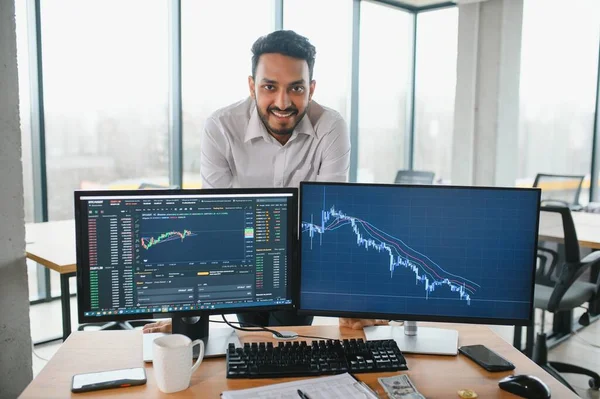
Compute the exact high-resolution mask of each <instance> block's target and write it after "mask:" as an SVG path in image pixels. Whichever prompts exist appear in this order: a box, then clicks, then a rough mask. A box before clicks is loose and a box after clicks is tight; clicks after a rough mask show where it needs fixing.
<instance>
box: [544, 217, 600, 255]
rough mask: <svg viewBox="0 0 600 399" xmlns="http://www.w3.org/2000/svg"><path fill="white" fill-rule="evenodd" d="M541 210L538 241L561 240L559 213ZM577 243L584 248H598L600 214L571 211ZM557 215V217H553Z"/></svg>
mask: <svg viewBox="0 0 600 399" xmlns="http://www.w3.org/2000/svg"><path fill="white" fill-rule="evenodd" d="M552 215H553V216H550V215H548V213H547V212H542V213H541V217H540V227H539V229H538V237H539V240H540V241H553V242H559V243H561V242H563V241H564V233H563V228H562V221H561V220H560V215H558V214H556V215H554V214H552ZM571 215H572V216H573V223H574V224H575V231H576V232H577V239H578V241H579V245H580V246H581V247H584V248H592V249H600V214H599V213H587V212H571ZM554 216H557V217H554Z"/></svg>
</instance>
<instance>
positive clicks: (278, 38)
mask: <svg viewBox="0 0 600 399" xmlns="http://www.w3.org/2000/svg"><path fill="white" fill-rule="evenodd" d="M268 53H277V54H283V55H287V56H288V57H293V58H298V59H301V60H305V61H306V62H307V63H308V73H309V76H310V80H312V77H313V69H314V66H315V55H316V54H317V50H316V49H315V46H313V45H312V44H310V42H309V41H308V39H307V38H305V37H304V36H301V35H299V34H297V33H296V32H294V31H292V30H278V31H275V32H272V33H269V34H268V35H266V36H261V37H259V38H258V40H256V41H255V42H254V44H253V45H252V78H254V77H255V76H256V66H257V65H258V60H259V58H260V56H261V55H263V54H268Z"/></svg>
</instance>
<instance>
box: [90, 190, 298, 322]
mask: <svg viewBox="0 0 600 399" xmlns="http://www.w3.org/2000/svg"><path fill="white" fill-rule="evenodd" d="M87 228H88V238H89V239H88V242H87V251H88V258H89V283H90V284H89V286H90V292H89V298H90V305H91V306H90V309H91V310H92V311H91V312H89V313H90V315H93V314H96V315H101V314H106V313H107V312H108V314H115V313H148V312H150V313H156V312H167V311H172V310H191V309H212V308H215V307H217V308H226V307H228V306H231V307H234V306H239V304H240V303H254V302H257V303H263V304H264V303H266V302H271V303H282V301H286V299H285V298H286V291H287V278H288V276H287V274H286V266H287V262H288V259H287V255H286V254H287V252H286V246H287V235H286V233H285V232H286V231H287V230H286V229H287V199H286V198H285V197H283V198H280V197H269V198H260V197H243V198H240V197H235V198H229V197H215V198H211V197H208V198H207V197H191V198H183V197H177V198H169V197H168V196H164V197H162V196H160V197H150V198H145V197H138V198H131V199H128V198H119V199H114V198H111V199H98V200H90V201H88V202H87Z"/></svg>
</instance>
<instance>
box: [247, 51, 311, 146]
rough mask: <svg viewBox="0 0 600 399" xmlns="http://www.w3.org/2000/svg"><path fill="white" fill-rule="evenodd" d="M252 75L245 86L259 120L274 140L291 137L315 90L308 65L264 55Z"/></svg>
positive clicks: (296, 60) (282, 56) (272, 55)
mask: <svg viewBox="0 0 600 399" xmlns="http://www.w3.org/2000/svg"><path fill="white" fill-rule="evenodd" d="M255 75H256V76H255V79H253V78H252V76H250V77H249V78H248V84H249V86H250V95H251V96H252V98H254V100H255V101H256V108H257V110H258V115H259V116H260V119H261V120H262V121H263V123H264V124H265V126H266V128H267V130H268V131H269V133H271V134H272V135H274V136H275V138H277V136H289V135H291V134H292V132H293V131H294V128H295V127H296V125H298V123H300V120H301V119H302V118H303V117H304V115H305V114H306V111H307V109H308V104H309V102H310V99H311V98H312V95H313V92H314V90H315V81H314V80H313V81H312V82H311V81H309V71H308V63H307V62H306V61H305V60H300V59H297V58H292V57H288V56H285V55H281V54H275V53H270V54H263V55H261V56H260V58H259V60H258V65H257V66H256V73H255Z"/></svg>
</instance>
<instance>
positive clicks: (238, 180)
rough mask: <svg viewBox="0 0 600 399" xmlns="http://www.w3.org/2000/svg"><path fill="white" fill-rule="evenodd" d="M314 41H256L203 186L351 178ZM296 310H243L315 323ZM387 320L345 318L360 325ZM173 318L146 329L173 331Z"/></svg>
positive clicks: (280, 320) (264, 322)
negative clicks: (244, 88) (320, 98)
mask: <svg viewBox="0 0 600 399" xmlns="http://www.w3.org/2000/svg"><path fill="white" fill-rule="evenodd" d="M315 54H316V51H315V47H314V46H313V45H312V44H310V42H309V41H308V39H307V38H305V37H303V36H300V35H298V34H297V33H295V32H293V31H289V30H288V31H276V32H273V33H270V34H268V35H266V36H263V37H260V38H259V39H258V40H257V41H256V42H255V43H254V45H253V46H252V76H249V77H248V86H249V89H250V96H249V97H248V98H247V99H245V100H242V101H240V102H238V103H235V104H232V105H230V106H228V107H225V108H222V109H220V110H218V111H216V112H215V113H213V114H212V115H211V116H210V117H209V118H208V119H207V121H206V125H205V129H204V135H203V137H202V156H201V168H200V169H201V170H200V171H201V174H202V184H203V187H204V188H229V187H297V186H298V185H299V184H300V182H301V181H303V180H309V181H315V180H317V181H338V182H345V181H347V178H348V170H349V167H350V138H349V135H348V129H347V126H346V123H345V122H344V120H343V118H342V116H341V115H340V114H339V113H338V112H336V111H334V110H332V109H330V108H327V107H324V106H321V105H319V104H317V103H316V102H315V101H313V100H312V97H313V93H314V91H315V86H316V82H315V81H314V80H313V69H314V65H315ZM312 319H313V318H312V316H298V315H297V314H296V313H295V312H287V311H280V312H254V313H245V314H238V320H239V321H240V322H242V323H246V324H247V325H249V324H253V325H261V326H298V325H310V324H311V323H312ZM381 323H387V322H386V321H383V322H380V321H376V320H366V319H340V325H341V326H348V327H352V328H356V329H359V328H362V327H364V326H367V325H373V324H381ZM170 329H171V324H170V320H167V321H161V322H157V323H152V324H147V325H146V326H144V332H158V331H170Z"/></svg>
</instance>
